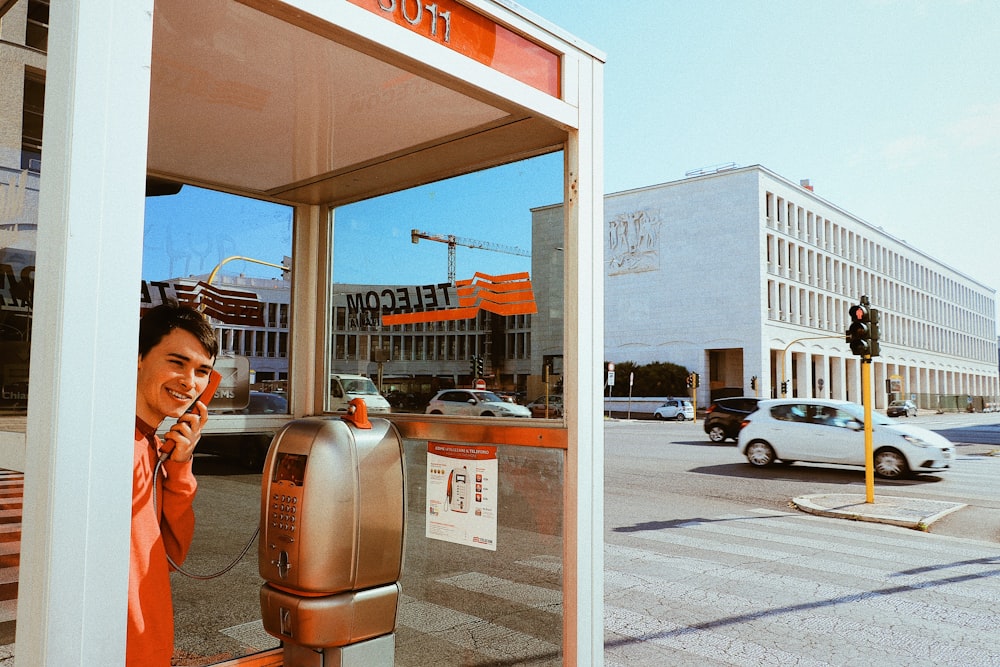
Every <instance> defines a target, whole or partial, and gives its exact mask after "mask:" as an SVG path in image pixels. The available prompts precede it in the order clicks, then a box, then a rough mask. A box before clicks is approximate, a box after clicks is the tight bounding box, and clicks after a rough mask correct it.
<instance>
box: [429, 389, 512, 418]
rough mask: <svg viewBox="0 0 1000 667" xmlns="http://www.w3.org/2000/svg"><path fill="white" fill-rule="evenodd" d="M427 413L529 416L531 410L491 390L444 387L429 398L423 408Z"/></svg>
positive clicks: (474, 415) (469, 415)
mask: <svg viewBox="0 0 1000 667" xmlns="http://www.w3.org/2000/svg"><path fill="white" fill-rule="evenodd" d="M424 412H425V413H427V414H429V415H464V416H467V417H530V416H531V410H529V409H528V408H526V407H525V406H523V405H517V404H516V403H508V402H507V401H505V400H503V399H502V398H500V397H499V396H497V395H496V394H494V393H493V392H492V391H486V390H481V389H445V390H444V391H439V392H438V393H437V394H435V395H434V398H432V399H431V401H430V403H429V404H428V405H427V409H426V410H424Z"/></svg>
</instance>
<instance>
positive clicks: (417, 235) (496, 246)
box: [410, 229, 531, 285]
mask: <svg viewBox="0 0 1000 667" xmlns="http://www.w3.org/2000/svg"><path fill="white" fill-rule="evenodd" d="M420 239H424V240H425V241H437V242H438V243H447V244H448V281H449V282H450V283H451V284H452V285H454V284H455V246H464V247H466V248H480V249H481V250H492V251H493V252H502V253H506V254H508V255H520V256H521V257H531V253H530V252H528V251H527V250H523V249H521V248H518V247H516V246H509V245H502V244H500V243H491V242H489V241H476V240H475V239H464V238H462V237H461V236H455V235H454V234H447V235H445V234H428V233H427V232H422V231H420V230H419V229H411V230H410V241H411V242H412V243H419V242H420Z"/></svg>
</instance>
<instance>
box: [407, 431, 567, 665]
mask: <svg viewBox="0 0 1000 667" xmlns="http://www.w3.org/2000/svg"><path fill="white" fill-rule="evenodd" d="M428 444H429V443H428V442H427V441H417V440H406V441H405V442H404V445H405V464H406V478H407V480H408V483H407V486H406V494H407V498H406V502H407V508H408V517H407V525H406V530H407V533H406V541H405V554H404V558H403V576H402V579H401V585H402V590H403V596H402V600H401V603H400V608H399V618H398V621H397V624H396V662H397V664H403V665H423V664H431V662H433V664H435V665H439V666H444V665H553V666H557V665H561V664H562V649H561V647H562V529H563V527H562V516H563V484H564V482H565V474H564V467H563V461H564V456H563V455H564V452H563V451H562V450H552V449H541V448H536V447H508V446H499V447H497V451H496V461H495V464H496V467H495V470H496V479H495V480H486V481H485V484H486V485H487V486H486V489H485V491H487V492H488V491H489V489H490V488H493V489H496V490H497V491H496V494H497V497H496V499H495V502H494V503H492V507H495V508H496V513H495V517H494V519H495V521H494V523H495V532H496V539H495V542H494V544H493V545H492V546H493V547H494V550H491V549H486V548H475V547H473V546H469V545H468V544H462V543H456V542H453V541H447V540H446V539H440V538H435V537H428V532H430V531H433V530H435V529H436V527H437V526H436V523H437V522H438V521H441V522H442V523H447V522H449V521H451V519H450V518H449V514H450V515H451V516H461V517H463V518H464V517H465V516H466V515H471V516H473V521H474V519H475V518H476V517H475V513H476V510H477V509H478V508H479V507H480V506H481V505H484V506H490V505H491V499H489V498H485V499H482V500H483V501H484V502H483V503H478V502H476V499H474V498H470V505H469V507H468V508H467V510H469V511H468V512H466V514H462V513H461V512H460V511H459V510H461V509H462V508H461V507H459V506H456V505H457V500H456V499H455V498H454V497H453V499H452V507H451V508H450V509H444V510H443V511H442V513H441V514H434V513H433V512H432V511H431V508H434V507H443V505H442V504H441V500H442V499H441V498H440V497H436V494H435V493H434V491H433V489H434V476H435V475H438V474H439V475H441V476H442V477H446V476H447V475H448V473H449V472H450V471H451V470H453V469H456V468H459V469H462V468H465V467H466V466H465V465H464V464H462V463H457V462H456V463H452V464H450V465H444V466H442V465H441V461H447V459H446V458H442V457H438V458H435V459H433V461H429V460H428V459H429V458H431V457H433V456H434V454H429V453H428ZM468 446H469V445H465V447H468ZM468 469H469V472H470V474H469V480H468V483H469V484H470V485H472V486H471V488H470V489H469V492H470V493H471V494H475V493H476V491H477V489H476V487H475V486H474V485H476V484H477V483H480V482H478V480H477V479H476V477H475V473H474V472H473V470H472V465H471V464H470V465H469V466H468ZM452 479H455V477H454V476H452ZM428 489H432V490H431V491H429V490H428ZM429 495H430V496H431V497H430V498H428V496H429ZM455 495H458V494H457V492H456V494H455ZM478 518H479V519H480V521H481V522H482V521H487V522H488V518H486V519H484V518H483V517H482V516H480V517H478ZM456 522H457V520H456ZM472 525H475V523H473V524H472ZM442 532H443V531H442ZM446 537H450V538H455V536H454V535H452V536H447V535H446ZM455 539H458V540H459V542H461V537H457V538H455ZM428 655H433V656H434V660H433V661H431V662H429V661H428V660H427V656H428Z"/></svg>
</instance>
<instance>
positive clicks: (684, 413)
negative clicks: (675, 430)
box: [653, 398, 694, 422]
mask: <svg viewBox="0 0 1000 667" xmlns="http://www.w3.org/2000/svg"><path fill="white" fill-rule="evenodd" d="M653 419H674V420H677V421H679V422H682V421H684V420H685V419H694V406H692V405H691V401H688V400H685V399H683V398H671V399H670V400H668V401H667V402H666V403H664V404H663V405H661V406H660V407H658V408H656V410H654V411H653Z"/></svg>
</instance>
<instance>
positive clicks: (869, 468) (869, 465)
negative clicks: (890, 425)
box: [861, 354, 875, 503]
mask: <svg viewBox="0 0 1000 667" xmlns="http://www.w3.org/2000/svg"><path fill="white" fill-rule="evenodd" d="M871 366H872V358H871V356H869V355H867V354H866V355H865V356H864V357H862V359H861V402H862V403H864V408H865V410H864V414H865V502H866V503H874V502H875V464H874V461H873V460H872V383H871V379H872V371H871Z"/></svg>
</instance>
